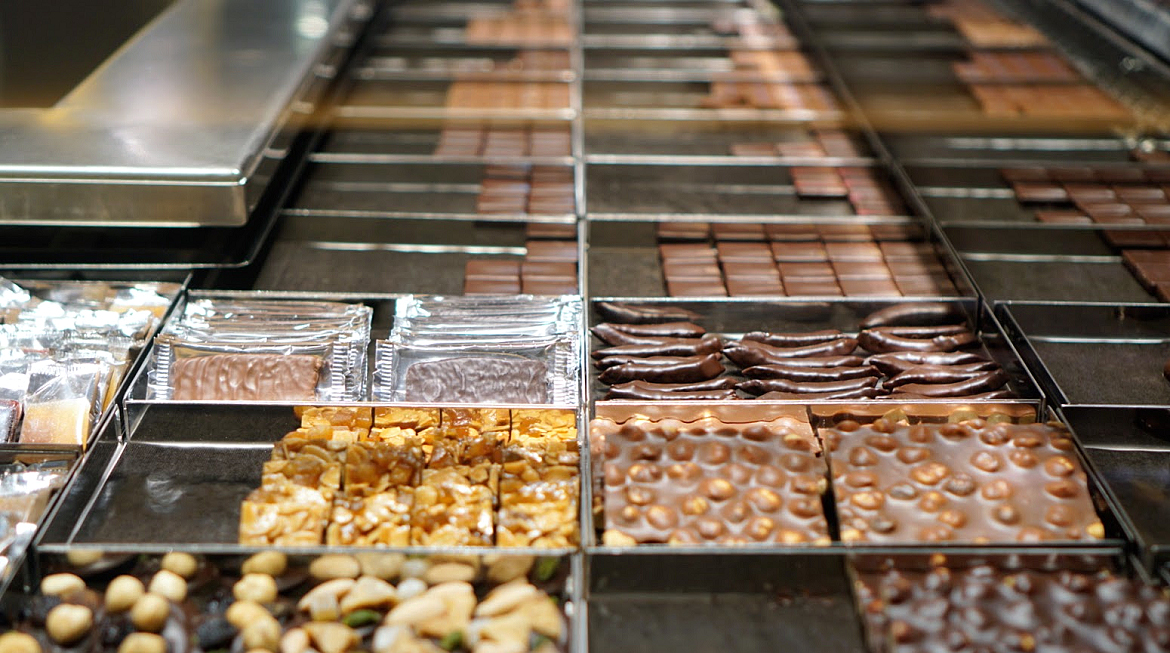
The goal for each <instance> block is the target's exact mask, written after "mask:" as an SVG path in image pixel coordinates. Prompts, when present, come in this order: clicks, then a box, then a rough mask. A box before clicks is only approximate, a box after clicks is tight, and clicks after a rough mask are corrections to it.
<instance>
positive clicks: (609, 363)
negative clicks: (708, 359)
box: [593, 354, 706, 370]
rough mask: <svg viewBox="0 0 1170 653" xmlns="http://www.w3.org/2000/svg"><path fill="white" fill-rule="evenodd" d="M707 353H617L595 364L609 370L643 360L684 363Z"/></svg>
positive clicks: (657, 363) (594, 364)
mask: <svg viewBox="0 0 1170 653" xmlns="http://www.w3.org/2000/svg"><path fill="white" fill-rule="evenodd" d="M705 355H706V354H696V355H693V356H629V355H626V354H615V355H613V356H606V357H605V358H602V359H600V360H595V361H593V366H594V367H596V368H597V369H599V370H608V369H609V368H611V367H617V366H618V365H625V364H627V363H637V362H641V361H653V363H654V364H656V365H673V364H682V363H687V362H691V361H694V360H697V359H698V358H700V357H702V356H705Z"/></svg>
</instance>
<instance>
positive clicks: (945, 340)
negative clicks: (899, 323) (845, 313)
mask: <svg viewBox="0 0 1170 653" xmlns="http://www.w3.org/2000/svg"><path fill="white" fill-rule="evenodd" d="M857 342H858V344H860V345H861V346H862V347H864V348H865V349H866V350H868V351H871V352H873V353H875V354H883V353H886V352H892V351H954V350H956V349H962V348H963V347H968V346H970V345H973V344H976V343H978V342H979V338H978V337H977V336H976V335H975V334H974V333H972V332H970V331H964V332H962V333H955V334H947V335H941V336H934V337H933V338H906V337H903V336H898V335H894V334H892V333H887V332H884V331H878V330H876V329H866V330H865V331H862V332H861V333H859V334H857Z"/></svg>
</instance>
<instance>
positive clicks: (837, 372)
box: [743, 363, 881, 381]
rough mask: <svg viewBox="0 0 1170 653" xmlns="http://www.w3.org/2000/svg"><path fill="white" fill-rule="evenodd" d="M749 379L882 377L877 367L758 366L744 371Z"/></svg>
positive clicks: (824, 379) (799, 379)
mask: <svg viewBox="0 0 1170 653" xmlns="http://www.w3.org/2000/svg"><path fill="white" fill-rule="evenodd" d="M743 375H744V376H746V377H748V378H749V379H788V380H789V381H842V380H844V379H860V378H862V377H866V376H874V377H877V376H881V372H879V371H878V369H877V368H876V367H872V366H870V365H864V366H841V367H801V366H799V365H782V364H780V363H772V364H770V365H756V366H754V367H749V368H747V369H745V370H744V371H743Z"/></svg>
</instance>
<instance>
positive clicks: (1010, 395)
mask: <svg viewBox="0 0 1170 653" xmlns="http://www.w3.org/2000/svg"><path fill="white" fill-rule="evenodd" d="M1015 396H1016V393H1014V392H1012V391H1011V390H1008V389H1007V388H1003V389H1001V390H992V391H991V392H980V393H977V394H973V395H962V396H961V397H951V398H952V399H962V400H964V401H987V400H994V399H1014V398H1015ZM891 398H892V399H938V397H928V396H926V395H919V394H913V393H910V392H899V393H897V394H894V395H891Z"/></svg>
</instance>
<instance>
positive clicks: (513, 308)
mask: <svg viewBox="0 0 1170 653" xmlns="http://www.w3.org/2000/svg"><path fill="white" fill-rule="evenodd" d="M394 313H395V314H394V321H395V325H397V324H398V323H400V322H403V321H406V320H412V319H418V318H439V319H443V320H451V319H453V318H458V317H473V318H475V319H478V320H488V319H501V318H518V319H523V320H544V321H553V322H564V323H575V322H577V321H578V320H579V319H580V317H581V313H582V302H581V298H580V297H577V296H574V295H552V296H541V295H502V296H500V295H487V296H456V297H447V296H442V295H407V296H405V297H403V298H402V299H400V300H398V302H397V304H396V305H395V311H394Z"/></svg>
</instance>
